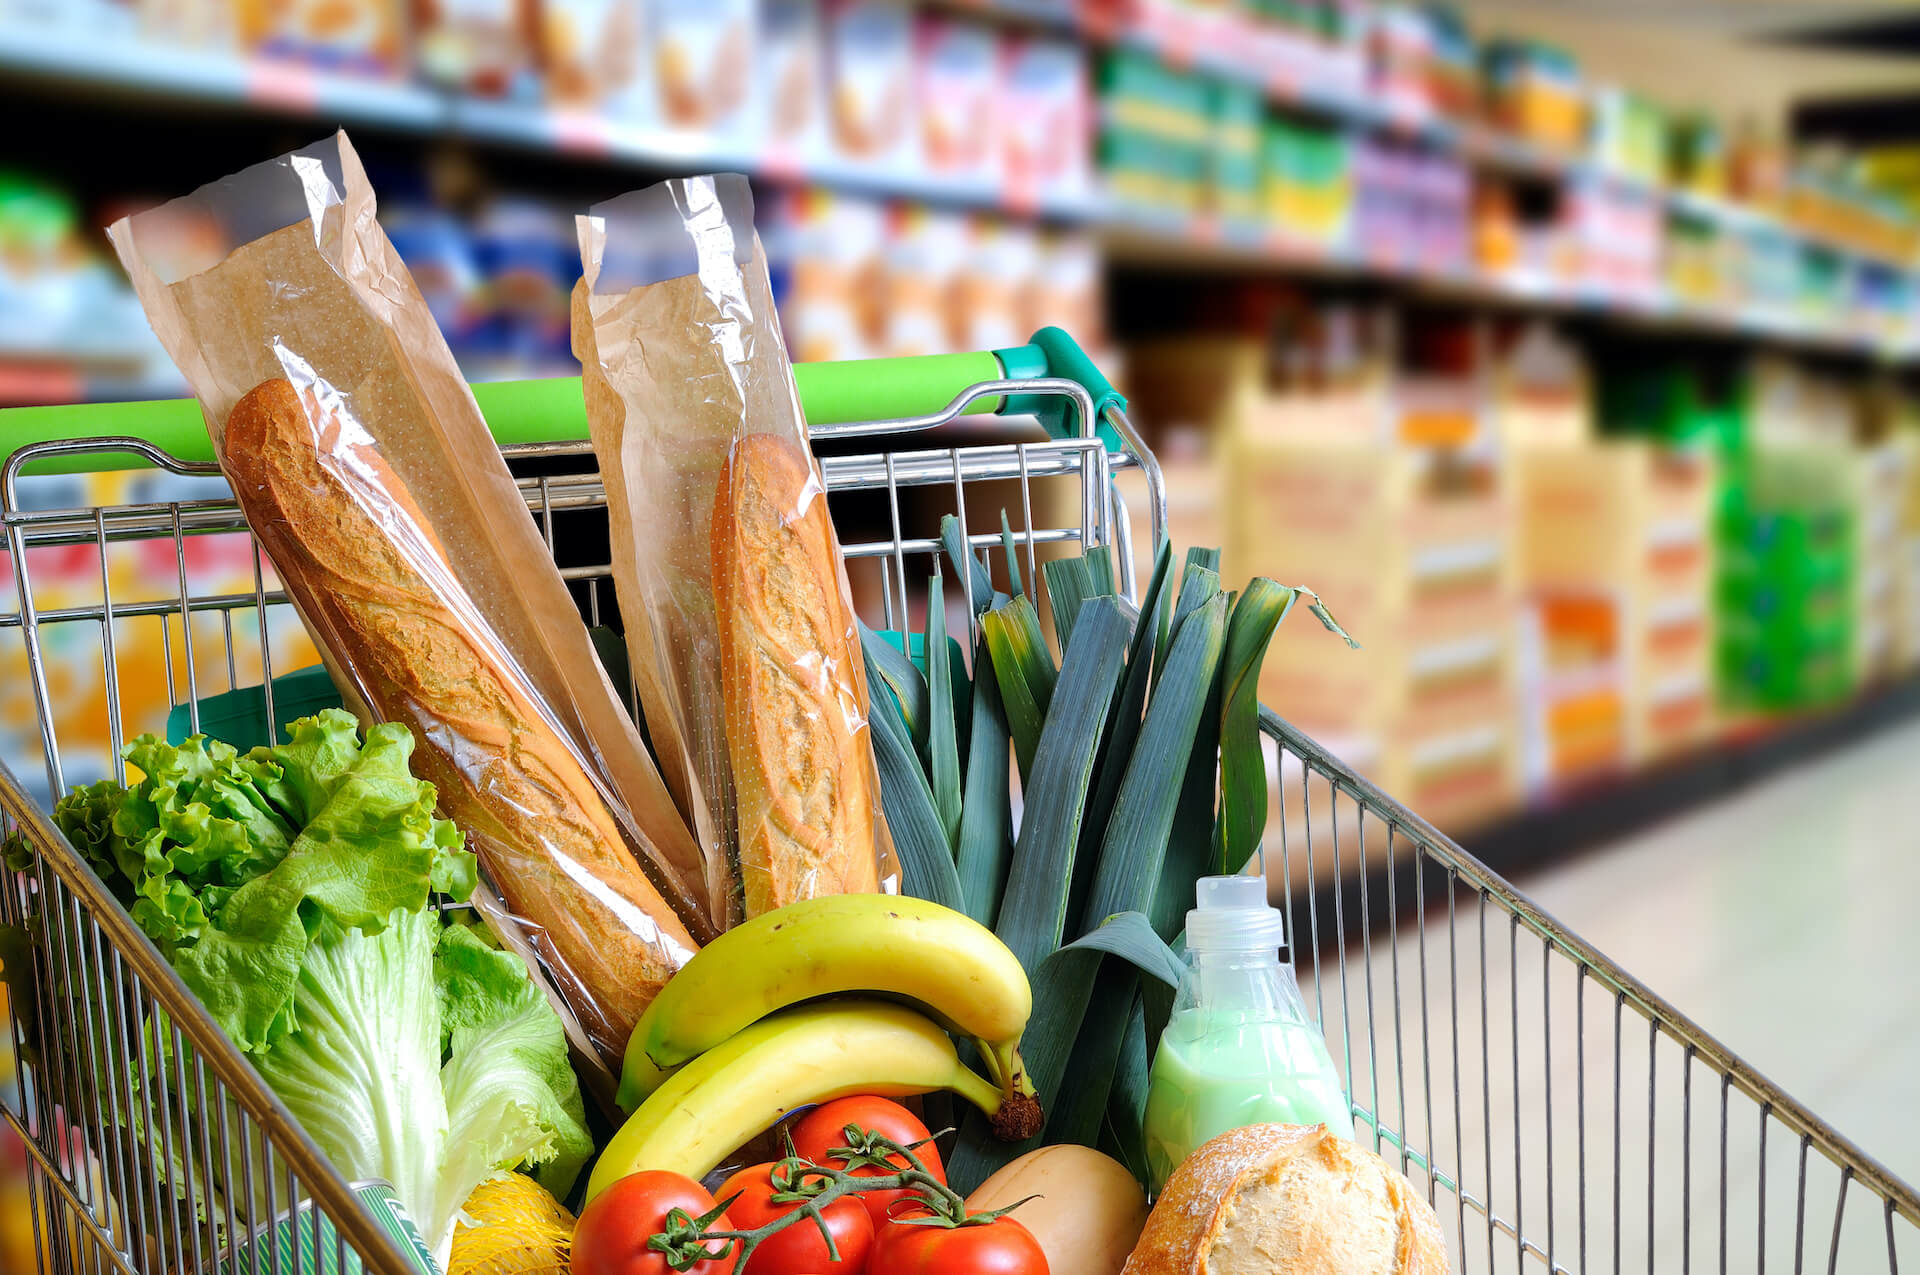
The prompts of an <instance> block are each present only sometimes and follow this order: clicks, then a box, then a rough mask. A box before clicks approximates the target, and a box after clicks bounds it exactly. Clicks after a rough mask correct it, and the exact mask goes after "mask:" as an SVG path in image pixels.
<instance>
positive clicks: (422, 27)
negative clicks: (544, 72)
mask: <svg viewBox="0 0 1920 1275" xmlns="http://www.w3.org/2000/svg"><path fill="white" fill-rule="evenodd" d="M412 8H413V15H412V17H413V42H414V49H415V59H416V62H417V64H418V66H419V68H420V73H421V75H423V76H424V77H425V78H426V79H428V80H430V81H432V82H434V83H436V84H441V85H445V86H446V87H448V88H455V89H462V90H465V91H466V92H469V93H476V94H479V95H481V96H483V97H512V98H522V99H526V100H529V101H530V100H532V99H534V98H536V97H538V96H539V93H540V82H539V72H540V68H539V50H540V27H539V13H540V8H539V6H538V5H535V4H529V3H527V2H526V0H412Z"/></svg>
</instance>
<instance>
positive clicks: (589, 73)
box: [540, 0, 651, 120]
mask: <svg viewBox="0 0 1920 1275" xmlns="http://www.w3.org/2000/svg"><path fill="white" fill-rule="evenodd" d="M646 51H647V30H646V26H645V10H643V9H641V8H640V7H639V6H636V5H632V4H627V3H624V2H623V0H547V3H546V4H545V5H543V6H542V8H541V11H540V55H541V72H542V75H543V77H544V79H545V82H546V97H547V101H548V102H549V103H550V104H551V105H553V106H555V107H557V108H560V109H563V110H569V109H577V110H591V111H599V112H603V113H605V114H606V115H608V116H609V117H611V118H615V119H631V120H642V119H646V118H649V116H648V113H647V102H646V100H645V94H646V92H647V86H648V85H649V84H650V82H651V81H650V71H651V66H650V64H649V62H648V59H647V56H646Z"/></svg>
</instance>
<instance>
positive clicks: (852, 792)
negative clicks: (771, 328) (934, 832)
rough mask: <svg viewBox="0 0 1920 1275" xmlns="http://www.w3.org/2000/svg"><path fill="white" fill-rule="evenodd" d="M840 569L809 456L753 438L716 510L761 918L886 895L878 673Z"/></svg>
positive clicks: (737, 449) (750, 888)
mask: <svg viewBox="0 0 1920 1275" xmlns="http://www.w3.org/2000/svg"><path fill="white" fill-rule="evenodd" d="M839 570H840V567H839V554H838V550H837V549H836V548H835V545H834V540H833V525H832V523H831V522H830V521H829V520H828V517H827V498H826V493H825V492H823V491H821V490H820V485H819V482H818V481H817V480H816V479H815V477H814V473H813V468H812V466H811V465H810V464H809V463H808V458H807V455H806V453H805V452H803V451H802V450H801V449H800V448H799V447H797V446H796V445H795V444H793V443H792V442H790V441H789V440H787V439H785V438H782V437H779V436H778V435H774V434H748V435H746V436H745V437H743V438H741V439H739V440H738V441H737V442H736V443H735V444H734V446H733V452H732V454H731V455H730V456H729V457H728V459H727V463H726V465H725V466H724V467H723V468H722V469H721V471H720V485H719V489H718V491H717V493H716V495H715V497H714V502H713V596H714V610H715V615H716V618H717V620H718V621H719V632H720V672H721V685H722V691H723V695H724V699H725V703H726V712H727V743H728V751H729V752H730V753H731V755H732V758H733V785H734V799H735V811H736V813H737V815H738V825H739V836H740V841H739V845H740V878H741V884H742V887H743V889H744V891H745V894H746V913H747V915H748V916H750V917H751V916H759V915H761V914H762V913H765V912H770V911H772V910H773V909H774V908H777V907H782V906H784V905H786V904H788V903H792V902H794V901H795V900H796V899H805V898H812V897H814V896H817V895H823V894H858V893H872V892H873V891H876V890H878V889H879V888H880V884H879V866H878V861H877V859H876V857H875V840H874V791H873V782H872V776H873V764H872V760H871V756H870V754H869V752H868V749H869V748H870V746H871V745H870V744H869V742H868V736H867V733H866V716H867V703H866V673H865V665H864V663H863V662H862V661H861V656H860V649H859V647H858V645H856V640H855V639H853V637H852V635H853V634H854V632H855V626H854V620H853V616H852V615H851V614H850V613H849V611H848V608H847V606H846V603H845V601H844V597H843V594H842V591H841V589H840V582H839ZM845 688H852V694H851V697H849V696H848V693H847V690H846V689H845Z"/></svg>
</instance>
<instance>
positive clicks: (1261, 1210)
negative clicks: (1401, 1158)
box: [1126, 1124, 1448, 1275]
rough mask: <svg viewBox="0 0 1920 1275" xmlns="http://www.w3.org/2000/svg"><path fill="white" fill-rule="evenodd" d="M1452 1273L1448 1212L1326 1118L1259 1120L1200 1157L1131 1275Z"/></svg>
mask: <svg viewBox="0 0 1920 1275" xmlns="http://www.w3.org/2000/svg"><path fill="white" fill-rule="evenodd" d="M1281 1255H1284V1260H1287V1261H1288V1262H1289V1264H1290V1265H1291V1267H1292V1268H1293V1269H1298V1270H1312V1271H1319V1272H1324V1273H1325V1275H1446V1271H1447V1269H1448V1263H1447V1245H1446V1239H1445V1237H1444V1236H1443V1235H1442V1234H1441V1232H1440V1222H1439V1219H1437V1218H1435V1217H1434V1215H1433V1210H1432V1208H1430V1207H1428V1205H1427V1202H1426V1201H1425V1200H1423V1199H1421V1198H1420V1196H1419V1195H1418V1193H1416V1192H1415V1190H1414V1188H1413V1185H1412V1184H1411V1183H1409V1182H1408V1181H1407V1180H1406V1178H1404V1177H1402V1176H1401V1175H1400V1174H1398V1173H1396V1172H1395V1171H1394V1170H1393V1168H1392V1167H1391V1166H1390V1165H1388V1164H1387V1162H1386V1161H1384V1160H1382V1159H1381V1158H1380V1157H1379V1156H1377V1155H1375V1154H1374V1153H1373V1152H1371V1151H1368V1150H1366V1149H1365V1148H1362V1147H1358V1146H1355V1145H1354V1144H1353V1143H1352V1142H1349V1141H1347V1140H1346V1139H1344V1138H1340V1137H1336V1136H1335V1135H1333V1134H1331V1133H1329V1132H1327V1130H1326V1128H1325V1126H1322V1125H1285V1124H1256V1125H1248V1126H1247V1127H1245V1128H1243V1129H1236V1130H1234V1131H1233V1132H1231V1133H1224V1134H1221V1135H1220V1136H1219V1137H1217V1138H1215V1139H1213V1140H1212V1141H1211V1142H1209V1143H1207V1144H1206V1145H1205V1146H1204V1147H1201V1148H1200V1149H1199V1150H1198V1151H1196V1152H1194V1154H1193V1155H1191V1156H1189V1157H1188V1158H1187V1160H1186V1162H1185V1163H1184V1164H1182V1165H1181V1166H1180V1168H1179V1169H1178V1170H1177V1171H1176V1172H1175V1173H1174V1175H1173V1177H1172V1178H1171V1179H1169V1180H1168V1182H1167V1187H1166V1190H1165V1191H1163V1192H1161V1194H1160V1197H1159V1198H1158V1199H1157V1200H1155V1201H1154V1206H1153V1213H1152V1215H1151V1216H1149V1217H1148V1218H1147V1227H1146V1230H1145V1231H1144V1232H1143V1233H1142V1234H1141V1236H1140V1243H1139V1245H1138V1246H1137V1247H1136V1248H1135V1249H1134V1250H1133V1256H1132V1257H1131V1258H1130V1259H1129V1260H1128V1262H1127V1266H1126V1275H1266V1272H1269V1271H1272V1270H1275V1269H1282V1270H1284V1269H1288V1266H1282V1265H1279V1261H1278V1260H1277V1259H1280V1258H1281Z"/></svg>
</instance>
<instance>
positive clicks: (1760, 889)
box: [1518, 723, 1920, 1182]
mask: <svg viewBox="0 0 1920 1275" xmlns="http://www.w3.org/2000/svg"><path fill="white" fill-rule="evenodd" d="M1518 884H1519V885H1520V887H1521V888H1522V889H1523V890H1525V891H1526V892H1527V893H1529V894H1530V895H1532V896H1533V898H1534V899H1535V900H1536V901H1538V902H1539V903H1540V905H1541V906H1542V907H1544V908H1546V909H1547V911H1549V912H1551V913H1553V914H1554V915H1555V916H1557V917H1559V918H1560V920H1562V921H1564V922H1565V923H1566V924H1567V925H1569V926H1571V927H1572V928H1573V930H1574V931H1575V932H1576V933H1578V934H1580V935H1581V936H1583V937H1584V938H1586V939H1587V940H1588V941H1589V942H1591V943H1593V944H1594V945H1595V946H1597V947H1598V948H1600V950H1601V951H1603V952H1606V953H1608V954H1609V955H1611V956H1612V957H1613V958H1614V959H1615V960H1617V961H1619V962H1620V964H1621V965H1622V966H1623V967H1625V968H1626V969H1627V970H1628V971H1629V972H1630V973H1632V974H1634V975H1636V976H1637V977H1639V978H1640V979H1641V980H1642V981H1644V982H1645V983H1647V984H1648V985H1649V986H1651V987H1652V988H1654V989H1655V990H1656V991H1658V992H1659V993H1660V994H1662V995H1664V996H1665V997H1666V998H1667V999H1668V1000H1670V1001H1672V1002H1673V1003H1674V1004H1675V1005H1676V1006H1677V1007H1679V1008H1680V1010H1681V1011H1682V1012H1684V1013H1687V1014H1689V1015H1691V1016H1692V1017H1693V1018H1694V1020H1695V1021H1696V1022H1698V1023H1700V1024H1701V1026H1703V1027H1705V1028H1706V1029H1707V1031H1708V1032H1710V1033H1712V1034H1713V1035H1714V1036H1716V1037H1718V1038H1719V1039H1720V1040H1721V1041H1722V1042H1724V1043H1725V1044H1726V1045H1727V1046H1728V1047H1729V1048H1730V1049H1732V1050H1733V1051H1734V1052H1735V1053H1737V1054H1740V1055H1741V1056H1743V1057H1744V1058H1746V1060H1747V1061H1748V1062H1750V1063H1751V1064H1753V1066H1754V1067H1756V1068H1758V1069H1759V1070H1760V1071H1761V1072H1762V1073H1763V1074H1765V1075H1767V1076H1769V1077H1771V1078H1772V1079H1773V1080H1774V1081H1775V1082H1776V1083H1778V1084H1779V1085H1780V1086H1781V1087H1782V1088H1784V1089H1785V1090H1786V1091H1787V1092H1788V1093H1790V1094H1792V1095H1794V1096H1795V1097H1796V1098H1799V1099H1800V1100H1801V1101H1802V1102H1804V1103H1806V1104H1807V1105H1808V1106H1810V1107H1811V1108H1813V1110H1814V1111H1815V1112H1817V1113H1819V1114H1820V1115H1822V1116H1824V1117H1825V1118H1826V1119H1827V1120H1828V1121H1829V1122H1830V1123H1832V1124H1833V1125H1834V1126H1835V1127H1836V1128H1838V1129H1839V1130H1840V1131H1841V1132H1842V1133H1844V1134H1846V1135H1847V1136H1848V1137H1850V1138H1852V1139H1853V1140H1854V1141H1856V1142H1858V1143H1859V1144H1860V1145H1861V1146H1862V1147H1864V1148H1865V1149H1866V1151H1867V1152H1868V1154H1870V1155H1872V1156H1874V1157H1876V1158H1878V1159H1879V1160H1880V1161H1881V1163H1883V1164H1885V1165H1886V1166H1887V1167H1888V1168H1889V1169H1892V1170H1893V1171H1894V1172H1895V1173H1897V1174H1900V1175H1901V1176H1902V1177H1904V1178H1905V1179H1906V1180H1907V1181H1909V1182H1920V978H1917V977H1916V971H1920V920H1916V905H1920V723H1910V724H1908V725H1905V726H1902V727H1899V728H1897V729H1894V730H1891V731H1887V732H1884V733H1881V734H1879V735H1876V736H1874V737H1871V738H1869V739H1867V740H1864V741H1862V742H1860V743H1858V744H1855V745H1853V746H1850V747H1848V748H1846V749H1844V750H1842V751H1839V752H1836V753H1833V754H1830V755H1828V756H1827V757H1824V758H1822V759H1820V760H1819V761H1816V762H1814V763H1812V764H1809V765H1805V766H1802V767H1799V768H1796V769H1794V770H1791V771H1785V772H1781V773H1778V774H1776V775H1775V776H1773V777H1771V778H1769V779H1768V780H1766V781H1764V782H1762V783H1760V784H1757V785H1755V786H1754V787H1752V788H1750V789H1748V790H1747V791H1745V792H1742V793H1739V794H1737V795H1735V796H1733V797H1731V798H1728V799H1725V800H1722V801H1719V802H1716V803H1714V804H1712V805H1709V806H1706V807H1703V808H1701V809H1699V810H1697V811H1694V812H1692V813H1690V814H1687V815H1685V816H1682V817H1680V818H1677V819H1674V820H1671V821H1669V822H1667V823H1664V824H1662V825H1660V826H1658V827H1656V828H1653V829H1651V830H1649V831H1647V832H1645V833H1642V834H1640V835H1638V836H1635V837H1633V838H1630V839H1629V840H1626V841H1623V842H1620V843H1617V844H1615V845H1612V846H1608V847H1604V848H1602V849H1599V850H1597V851H1595V852H1594V853H1592V854H1590V855H1586V856H1583V857H1582V858H1580V859H1579V860H1577V861H1574V862H1572V863H1568V864H1564V865H1560V866H1557V867H1554V868H1551V869H1548V870H1546V871H1544V872H1540V873H1537V874H1534V875H1531V876H1528V877H1525V878H1522V879H1521V880H1520V881H1519V882H1518Z"/></svg>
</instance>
